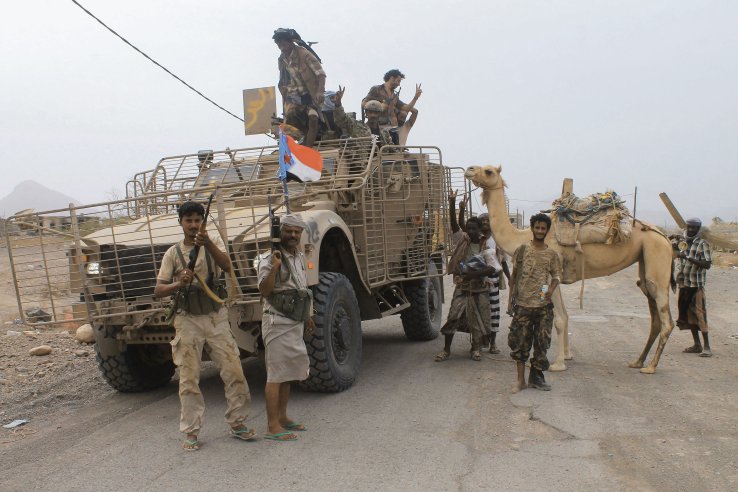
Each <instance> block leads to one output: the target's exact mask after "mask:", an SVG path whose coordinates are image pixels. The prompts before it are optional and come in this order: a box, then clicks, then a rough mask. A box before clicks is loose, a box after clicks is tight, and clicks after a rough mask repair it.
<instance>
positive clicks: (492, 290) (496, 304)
mask: <svg viewBox="0 0 738 492" xmlns="http://www.w3.org/2000/svg"><path fill="white" fill-rule="evenodd" d="M479 220H480V221H481V223H482V228H481V229H482V230H481V233H482V235H483V236H484V238H485V243H486V246H487V248H488V249H494V251H495V257H496V259H497V261H498V263H500V266H501V267H502V272H498V273H497V275H492V276H490V277H489V278H488V279H487V283H488V285H489V311H490V334H489V353H490V354H499V353H500V349H498V348H497V334H498V333H499V332H500V291H501V290H504V289H505V288H506V286H505V278H507V282H510V270H509V269H508V266H507V261H505V253H504V252H503V251H502V250H501V249H500V248H499V247H498V246H497V243H495V240H494V237H493V236H492V228H491V226H490V223H489V214H480V215H479ZM502 273H504V274H505V276H504V277H503V276H502Z"/></svg>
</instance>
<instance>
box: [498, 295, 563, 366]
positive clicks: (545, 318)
mask: <svg viewBox="0 0 738 492" xmlns="http://www.w3.org/2000/svg"><path fill="white" fill-rule="evenodd" d="M552 327H553V304H549V305H548V306H545V307H540V308H528V307H522V306H518V307H516V308H515V312H514V313H513V320H512V323H510V333H509V335H508V336H507V344H508V345H509V346H510V350H511V352H510V357H512V358H513V359H515V360H516V361H519V362H523V363H525V362H527V361H528V357H529V356H530V349H531V347H533V357H532V358H531V359H530V366H531V367H533V368H535V369H539V370H541V371H546V370H548V358H547V357H546V352H547V351H548V348H549V347H550V346H551V328H552Z"/></svg>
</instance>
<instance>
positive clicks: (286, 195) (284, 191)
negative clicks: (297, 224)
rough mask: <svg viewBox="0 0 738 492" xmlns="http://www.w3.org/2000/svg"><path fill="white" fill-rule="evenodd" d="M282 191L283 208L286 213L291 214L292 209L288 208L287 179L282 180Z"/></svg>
mask: <svg viewBox="0 0 738 492" xmlns="http://www.w3.org/2000/svg"><path fill="white" fill-rule="evenodd" d="M282 192H283V193H284V209H285V210H286V211H287V213H288V214H291V213H292V211H291V210H290V193H289V190H288V189H287V179H283V180H282Z"/></svg>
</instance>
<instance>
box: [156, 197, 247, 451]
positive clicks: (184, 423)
mask: <svg viewBox="0 0 738 492" xmlns="http://www.w3.org/2000/svg"><path fill="white" fill-rule="evenodd" d="M178 213H179V223H180V225H181V226H182V232H183V233H184V239H183V240H181V241H179V242H178V243H177V244H175V245H174V246H172V247H171V248H169V249H168V250H167V252H166V253H165V254H164V257H163V258H162V262H161V269H160V270H159V276H158V277H157V280H156V287H155V289H154V295H155V296H156V297H167V296H171V295H174V296H175V298H177V302H178V304H177V312H176V314H175V316H174V322H173V324H174V329H175V331H176V336H175V337H174V340H172V343H171V345H172V359H173V360H174V363H175V364H176V365H177V366H178V367H179V399H180V403H181V405H182V412H181V415H180V421H179V429H180V431H181V432H184V433H185V434H186V435H187V437H186V439H185V441H184V443H183V445H182V447H183V448H184V449H186V450H187V451H196V450H198V449H200V445H201V443H200V441H199V440H198V438H197V436H198V434H199V432H200V428H201V427H202V423H203V414H204V413H205V402H204V400H203V397H202V393H201V392H200V385H199V381H200V361H201V359H202V351H203V348H204V349H205V350H207V351H208V354H209V355H210V358H211V359H212V360H213V362H215V364H216V365H217V366H218V369H219V370H220V377H221V378H222V379H223V383H224V385H225V396H226V400H227V401H228V408H227V409H226V414H225V418H226V422H228V424H229V425H230V426H231V435H232V436H233V437H236V438H238V439H242V440H245V441H248V440H250V439H253V438H254V436H255V435H256V433H255V432H254V431H253V430H251V429H249V428H248V427H246V426H245V425H244V422H245V421H246V419H247V418H248V416H249V406H250V404H251V396H250V394H249V387H248V384H247V383H246V378H245V377H244V375H243V368H242V367H241V359H240V355H239V349H238V345H236V341H235V340H234V338H233V334H232V333H231V329H230V325H229V323H228V311H227V309H226V308H225V307H224V306H223V305H222V304H221V303H218V302H216V301H214V300H213V299H212V298H210V297H209V296H208V295H207V294H206V293H205V291H204V290H203V289H202V286H201V285H200V281H201V280H203V279H206V278H214V279H217V278H218V277H219V276H220V271H221V270H222V271H225V272H230V270H231V265H230V262H229V260H228V257H227V256H226V254H225V253H224V252H223V251H222V250H221V249H220V247H219V245H220V244H222V242H221V241H219V239H218V238H217V237H216V239H215V240H213V239H211V238H210V236H209V235H208V232H207V230H206V229H205V227H203V220H204V218H205V209H204V208H203V206H202V205H201V204H199V203H196V202H192V201H190V202H186V203H183V204H182V205H181V206H180V207H179V209H178ZM195 245H197V246H199V247H200V251H199V254H198V257H197V261H196V263H195V268H194V272H193V271H191V270H189V269H188V268H187V261H186V260H185V258H188V257H189V254H190V251H192V250H193V248H194V247H195ZM213 263H214V264H213ZM198 277H199V278H198ZM175 279H176V281H174V280H175ZM213 290H216V291H217V290H218V289H217V288H216V289H213Z"/></svg>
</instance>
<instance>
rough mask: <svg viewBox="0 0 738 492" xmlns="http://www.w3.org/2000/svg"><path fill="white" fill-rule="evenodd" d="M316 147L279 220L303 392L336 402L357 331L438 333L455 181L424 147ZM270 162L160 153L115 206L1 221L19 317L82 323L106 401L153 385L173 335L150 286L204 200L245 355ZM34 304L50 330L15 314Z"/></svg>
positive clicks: (364, 143)
mask: <svg viewBox="0 0 738 492" xmlns="http://www.w3.org/2000/svg"><path fill="white" fill-rule="evenodd" d="M316 148H317V149H318V150H319V151H320V152H321V154H322V156H323V162H324V168H323V171H322V175H321V178H320V179H319V180H318V181H315V182H310V183H298V182H294V183H288V185H287V192H288V196H289V202H290V206H291V209H292V211H293V212H299V213H301V215H302V217H303V219H304V220H305V222H306V223H307V229H306V230H305V231H304V233H303V236H302V239H301V243H300V247H301V248H303V250H304V252H305V254H306V257H307V260H308V282H309V284H310V286H311V287H312V289H313V292H314V299H315V306H314V307H315V310H316V312H317V314H316V317H315V319H316V325H317V326H316V329H315V332H314V334H313V335H312V336H311V337H309V338H308V339H306V344H307V347H308V352H309V355H310V377H309V378H308V379H307V380H306V381H304V382H303V383H302V384H303V385H304V386H305V387H306V388H308V389H311V390H315V391H342V390H344V389H346V388H348V387H350V386H351V384H352V383H353V382H354V380H355V378H356V377H357V374H358V372H359V366H360V364H361V352H362V326H361V323H362V321H365V320H373V319H379V318H384V317H387V316H391V315H395V314H399V315H400V320H401V324H402V328H403V329H404V331H405V334H406V336H407V338H409V339H410V340H419V341H422V340H432V339H434V338H436V337H437V336H438V333H439V329H440V324H441V308H442V303H443V299H444V296H443V284H442V282H441V276H442V275H443V274H444V273H445V263H446V261H445V255H446V251H448V249H449V247H450V244H449V241H450V234H449V232H448V231H447V224H448V223H449V221H448V190H449V189H450V188H451V187H452V186H453V187H456V188H463V187H465V186H468V185H467V184H465V181H464V179H463V170H462V169H460V168H458V169H457V168H449V167H446V166H444V165H443V164H442V162H441V152H440V150H439V149H438V148H436V147H407V146H406V147H397V146H384V147H381V148H380V147H379V146H378V145H377V143H376V142H375V141H374V140H372V139H347V140H335V141H328V142H325V141H324V142H320V143H319V144H318V145H317V147H316ZM278 158H279V155H278V149H277V147H272V146H266V147H257V148H247V149H239V150H230V149H226V150H224V151H219V152H214V151H201V152H198V153H193V154H188V155H180V156H174V157H166V158H163V159H161V160H160V161H159V163H158V165H157V166H156V167H155V168H154V169H151V170H148V171H145V172H141V173H138V174H136V175H135V176H134V177H133V179H131V180H130V181H129V182H128V183H127V185H126V196H125V198H123V199H120V200H113V201H109V202H105V203H97V204H92V205H85V206H75V205H71V204H70V206H69V208H68V209H63V210H55V211H49V212H25V213H24V214H23V215H16V216H13V217H11V218H9V219H8V221H7V224H6V228H7V229H8V231H9V234H10V236H9V237H8V253H9V255H10V258H11V265H12V273H13V279H14V281H15V285H16V292H17V296H18V308H19V310H20V313H21V317H24V318H25V321H26V322H27V323H29V324H37V325H45V324H52V325H53V324H56V325H63V326H64V327H66V328H68V329H72V328H75V327H76V326H78V325H80V324H81V323H85V322H87V323H90V324H91V325H92V326H93V329H94V333H95V338H96V341H97V343H96V344H95V349H96V352H97V360H98V362H99V366H100V370H101V372H102V375H103V376H104V378H105V379H106V380H107V381H108V383H110V385H111V386H113V387H114V388H116V389H117V390H119V391H124V392H133V391H142V390H146V389H150V388H155V387H158V386H162V385H164V384H166V383H167V382H168V381H169V380H170V378H171V377H172V375H173V374H174V369H175V367H174V364H173V363H172V357H171V348H170V345H169V342H171V341H172V339H173V338H174V330H173V328H172V327H171V326H169V325H168V324H167V323H166V321H165V314H164V313H165V308H166V306H167V304H168V301H167V300H166V299H164V300H159V299H156V298H154V296H153V291H154V285H155V282H156V275H157V273H158V269H159V266H160V262H161V258H162V256H163V255H164V252H165V251H166V250H167V249H168V248H169V247H170V246H171V245H172V244H174V243H175V242H176V241H178V240H179V239H181V237H182V230H181V228H180V226H179V225H178V223H177V205H178V204H179V203H182V202H183V201H185V200H187V199H194V200H202V201H203V202H204V201H205V200H206V199H207V197H208V196H209V195H210V194H212V193H214V194H215V198H214V200H213V203H212V207H211V217H210V220H209V223H208V230H209V233H210V235H211V236H213V235H219V236H220V237H221V238H222V240H223V244H224V245H226V247H227V252H228V254H229V257H230V260H231V262H232V265H233V274H232V275H229V276H226V278H225V282H226V285H227V288H228V291H229V297H228V299H227V300H226V302H225V305H226V306H227V307H228V309H229V319H230V323H231V329H232V331H233V335H234V337H235V339H236V341H237V343H238V346H239V347H240V349H241V351H242V355H243V356H244V357H247V356H255V355H258V354H259V353H260V351H263V345H262V342H261V338H260V323H261V315H262V314H261V304H260V303H261V300H260V296H259V291H258V289H257V272H256V267H257V264H258V261H259V257H260V255H262V254H264V253H266V252H267V251H269V250H270V249H271V242H270V213H271V212H273V213H275V214H281V213H284V208H285V190H284V189H283V186H282V183H281V182H280V181H279V180H278V179H277V178H276V171H277V168H278ZM49 217H53V218H54V220H53V221H50V220H49ZM12 231H16V232H12ZM37 308H41V310H43V311H45V312H47V313H48V314H49V315H50V316H51V320H50V321H41V320H40V318H38V317H35V318H31V317H30V316H26V315H25V313H26V312H31V311H30V309H37ZM45 319H48V318H45ZM398 329H399V323H398ZM204 357H206V358H207V351H206V353H205V354H204Z"/></svg>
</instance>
